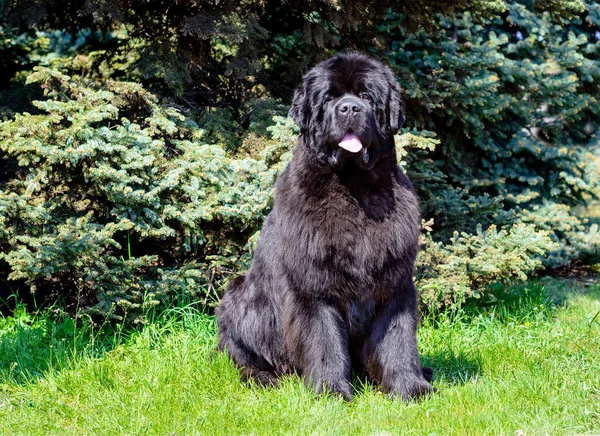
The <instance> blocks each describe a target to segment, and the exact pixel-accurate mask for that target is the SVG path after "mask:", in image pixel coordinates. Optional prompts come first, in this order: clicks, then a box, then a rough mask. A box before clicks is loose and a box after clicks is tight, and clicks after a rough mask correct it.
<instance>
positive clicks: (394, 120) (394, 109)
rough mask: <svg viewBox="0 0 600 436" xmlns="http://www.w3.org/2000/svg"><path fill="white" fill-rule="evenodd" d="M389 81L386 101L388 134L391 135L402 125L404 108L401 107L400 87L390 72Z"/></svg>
mask: <svg viewBox="0 0 600 436" xmlns="http://www.w3.org/2000/svg"><path fill="white" fill-rule="evenodd" d="M390 76H391V78H390V80H389V85H390V87H389V89H390V96H389V100H388V102H389V103H388V110H389V114H390V115H389V116H390V119H389V122H390V132H391V133H392V135H395V134H396V133H398V130H399V129H400V127H402V124H404V121H405V118H404V110H403V109H404V107H403V106H402V99H401V97H400V85H398V82H396V78H395V77H394V75H393V74H391V72H390Z"/></svg>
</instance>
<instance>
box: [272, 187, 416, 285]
mask: <svg viewBox="0 0 600 436" xmlns="http://www.w3.org/2000/svg"><path fill="white" fill-rule="evenodd" d="M297 194H298V195H296V196H290V197H289V198H288V201H287V202H286V207H284V208H282V209H284V215H285V216H282V217H281V218H283V223H282V224H283V226H282V233H281V234H282V237H283V238H284V239H285V250H286V252H287V253H288V254H289V255H288V256H285V258H287V259H289V260H290V261H292V262H296V263H297V262H299V261H300V262H301V263H302V264H305V267H306V270H307V271H311V272H312V273H313V274H318V272H319V271H326V272H325V273H323V278H322V279H323V280H324V281H328V280H330V279H331V280H333V279H337V278H339V277H340V276H341V277H344V280H345V281H346V282H347V281H352V280H356V281H362V282H364V281H365V280H366V279H367V278H373V277H374V276H375V275H377V274H380V273H381V272H385V270H386V269H389V268H394V265H395V264H398V263H402V262H404V263H410V264H412V260H413V259H412V258H414V252H415V247H416V240H417V234H418V229H417V226H418V222H417V220H418V218H417V217H418V206H417V202H416V198H415V196H414V194H413V193H412V192H410V191H409V190H408V189H406V188H405V187H403V186H401V185H400V184H398V183H397V182H395V181H394V182H393V183H391V184H388V186H387V189H379V190H378V189H370V190H360V189H358V190H354V191H352V190H351V189H350V188H348V187H347V186H344V185H341V184H339V183H329V184H325V185H323V186H321V189H320V190H318V191H315V190H314V189H313V190H311V191H310V192H309V193H308V194H307V193H297Z"/></svg>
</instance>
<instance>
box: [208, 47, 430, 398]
mask: <svg viewBox="0 0 600 436" xmlns="http://www.w3.org/2000/svg"><path fill="white" fill-rule="evenodd" d="M290 115H291V116H292V118H293V119H294V121H295V122H296V123H297V124H298V126H299V127H300V129H301V135H300V137H299V139H298V143H297V146H296V149H295V151H294V155H293V158H292V160H291V161H290V163H289V165H288V167H287V169H286V170H285V171H284V172H283V173H282V174H281V176H280V177H279V180H278V181H277V186H276V191H275V205H274V207H273V210H272V212H271V213H270V214H269V216H268V217H267V218H266V221H265V223H264V226H263V229H262V233H261V239H260V242H259V244H258V247H257V249H256V253H255V254H254V259H253V261H252V266H251V268H250V270H249V271H248V273H247V274H246V275H245V276H241V277H238V278H236V279H234V280H233V281H232V282H231V284H230V285H229V288H228V290H227V292H226V294H225V295H224V297H223V299H222V301H221V304H220V306H219V308H218V312H217V315H218V325H219V332H220V336H219V348H220V349H222V350H227V352H228V353H229V354H230V356H231V357H232V358H233V360H234V361H235V362H236V364H237V365H239V366H240V367H241V368H242V374H243V376H244V378H246V379H248V378H253V379H255V380H256V381H258V382H259V383H261V384H274V383H276V381H277V376H278V375H282V374H289V373H292V372H299V373H301V374H302V375H303V376H304V378H305V382H306V383H307V384H311V385H312V386H313V387H314V389H315V390H316V391H317V392H335V393H339V394H342V395H343V396H344V398H346V399H350V398H351V394H352V388H351V385H350V376H351V369H354V370H355V371H358V372H360V373H362V374H365V375H366V376H367V377H368V378H369V379H370V380H372V381H375V382H377V383H379V384H380V386H381V388H382V389H384V390H385V391H386V392H389V393H390V394H392V395H393V396H396V395H399V396H401V397H402V398H404V399H408V398H411V397H416V396H419V395H421V394H424V393H427V392H429V391H432V390H433V388H432V387H431V385H430V384H429V383H428V381H430V380H431V375H432V371H431V370H430V369H428V368H425V369H422V368H421V363H420V360H419V354H418V351H417V340H416V328H417V296H416V291H415V286H414V284H413V279H412V277H413V264H414V261H415V257H416V254H417V239H418V223H419V207H418V204H417V198H416V196H415V194H414V191H413V188H412V185H411V183H410V181H409V180H408V179H407V178H406V176H405V175H404V174H403V173H402V171H401V170H400V168H399V167H398V164H397V162H396V153H395V148H394V138H393V135H394V133H396V132H397V131H398V128H399V126H400V125H401V123H402V122H403V120H404V119H403V116H402V111H401V103H400V93H399V86H398V84H397V83H396V80H395V78H394V75H393V74H392V72H391V70H390V69H389V68H388V67H386V66H384V65H383V64H381V63H380V62H378V61H376V60H374V59H372V58H370V57H368V56H365V55H361V54H357V53H350V54H340V55H338V56H335V57H333V58H331V59H329V60H327V61H325V62H322V63H320V64H318V65H317V66H316V67H315V68H313V69H312V70H311V71H310V72H309V73H308V74H306V76H304V82H303V83H302V85H301V86H300V87H299V88H298V89H297V90H296V92H295V94H294V101H293V105H292V108H291V110H290Z"/></svg>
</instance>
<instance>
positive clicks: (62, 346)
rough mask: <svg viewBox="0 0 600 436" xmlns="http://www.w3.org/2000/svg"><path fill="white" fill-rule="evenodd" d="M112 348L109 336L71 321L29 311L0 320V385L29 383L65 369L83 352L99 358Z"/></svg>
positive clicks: (112, 342) (112, 344) (112, 343)
mask: <svg viewBox="0 0 600 436" xmlns="http://www.w3.org/2000/svg"><path fill="white" fill-rule="evenodd" d="M102 338H104V339H102ZM113 346H114V341H111V340H110V337H109V336H108V335H107V334H103V335H98V334H97V333H96V334H95V333H94V332H93V331H92V329H91V328H90V327H88V326H76V325H75V322H74V321H73V320H72V319H71V318H63V319H59V320H57V319H52V318H51V317H50V316H35V315H29V314H28V313H26V312H21V313H16V314H15V316H14V317H10V318H1V317H0V383H12V384H21V385H22V384H26V383H29V382H32V381H35V380H37V379H39V378H42V377H43V376H44V375H45V374H46V373H47V372H49V371H53V370H60V369H63V368H64V367H66V366H68V365H69V363H70V362H72V361H73V360H75V359H77V358H79V357H81V356H82V355H83V354H84V353H85V354H87V355H94V356H100V355H102V354H104V353H105V352H106V351H108V350H109V349H111V348H113Z"/></svg>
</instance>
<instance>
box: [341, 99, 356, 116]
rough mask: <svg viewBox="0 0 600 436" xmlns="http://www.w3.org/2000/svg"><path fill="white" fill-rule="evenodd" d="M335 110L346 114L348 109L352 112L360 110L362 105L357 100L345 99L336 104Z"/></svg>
mask: <svg viewBox="0 0 600 436" xmlns="http://www.w3.org/2000/svg"><path fill="white" fill-rule="evenodd" d="M337 110H338V112H339V113H341V114H347V113H349V112H350V111H352V112H360V111H361V110H362V106H361V105H360V103H358V102H355V101H348V100H346V101H342V102H340V104H339V105H338V108H337Z"/></svg>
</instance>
